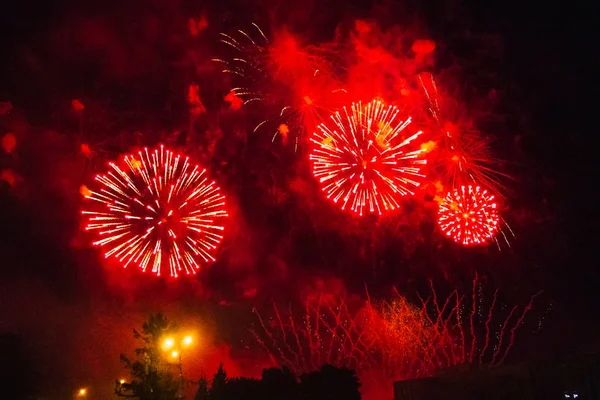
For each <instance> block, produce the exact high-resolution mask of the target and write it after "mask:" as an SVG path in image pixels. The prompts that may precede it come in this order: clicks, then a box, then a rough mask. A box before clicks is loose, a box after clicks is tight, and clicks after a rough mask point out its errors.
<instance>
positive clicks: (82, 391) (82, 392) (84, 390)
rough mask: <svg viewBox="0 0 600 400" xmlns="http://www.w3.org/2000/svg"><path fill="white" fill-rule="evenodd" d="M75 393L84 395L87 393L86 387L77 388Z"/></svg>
mask: <svg viewBox="0 0 600 400" xmlns="http://www.w3.org/2000/svg"><path fill="white" fill-rule="evenodd" d="M77 394H78V395H79V396H85V395H86V394H87V389H85V388H81V389H79V392H78V393H77Z"/></svg>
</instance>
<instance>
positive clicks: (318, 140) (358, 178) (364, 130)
mask: <svg viewBox="0 0 600 400" xmlns="http://www.w3.org/2000/svg"><path fill="white" fill-rule="evenodd" d="M422 134H423V131H421V130H418V128H416V127H415V126H414V123H413V122H412V119H411V117H410V116H408V115H404V113H402V112H401V111H400V110H399V109H397V108H396V107H394V106H386V105H385V104H383V103H382V102H380V101H376V100H373V101H372V102H370V103H368V104H366V105H365V106H363V105H362V103H360V102H359V103H353V104H352V107H351V109H350V111H348V110H347V109H346V108H345V107H344V109H343V111H342V112H341V113H340V112H336V113H335V114H334V115H332V116H331V120H330V121H329V122H327V123H322V124H321V125H319V127H318V130H317V131H316V132H315V133H314V134H313V136H312V138H311V142H312V143H313V150H312V152H311V154H310V160H311V163H312V167H313V174H314V176H315V178H317V179H318V180H319V182H320V184H321V188H322V190H323V191H324V192H325V194H326V197H327V198H328V199H331V200H332V201H333V202H334V203H338V202H341V205H342V209H346V208H347V207H349V208H350V210H351V211H353V212H355V213H358V214H360V215H363V214H364V213H365V212H369V213H377V214H379V215H381V214H383V212H385V211H390V210H393V209H396V208H398V206H399V204H398V200H399V197H401V196H404V195H408V194H413V190H414V189H415V188H416V187H418V186H419V185H420V184H421V181H422V179H423V178H424V174H423V173H421V168H422V166H423V165H424V164H426V163H427V161H426V160H425V159H422V158H421V156H422V155H423V153H424V150H422V149H420V148H418V146H415V141H416V140H417V139H418V138H419V137H420V136H421V135H422Z"/></svg>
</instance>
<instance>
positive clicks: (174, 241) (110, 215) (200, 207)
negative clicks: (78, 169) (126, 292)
mask: <svg viewBox="0 0 600 400" xmlns="http://www.w3.org/2000/svg"><path fill="white" fill-rule="evenodd" d="M109 166H110V168H109V170H108V172H106V173H105V174H103V175H97V176H96V178H95V181H96V182H97V184H98V186H99V189H97V190H94V191H92V190H89V189H85V190H83V191H82V194H84V196H85V198H86V200H87V201H90V203H89V205H88V207H89V211H82V214H83V215H84V217H85V218H86V220H87V221H86V222H87V225H86V227H85V229H86V231H90V232H92V233H94V234H95V235H96V237H97V239H96V240H95V241H94V242H93V245H95V246H100V247H102V248H103V250H104V256H105V257H106V258H108V257H113V258H114V259H116V260H118V262H119V263H121V264H122V265H123V266H124V267H127V266H129V265H131V264H133V265H137V266H139V267H140V268H141V269H142V271H146V270H147V269H149V268H150V270H151V271H152V272H153V273H155V274H156V275H158V276H160V275H162V274H163V271H164V268H168V271H169V274H170V275H171V276H172V277H177V276H179V274H180V273H182V272H183V273H186V274H193V273H195V272H196V271H198V270H199V269H200V264H199V263H198V260H200V259H201V260H202V261H203V262H210V261H214V260H215V259H214V255H213V254H214V253H215V250H216V249H217V246H218V245H219V243H220V242H221V240H222V239H223V236H222V235H223V230H224V226H223V224H224V219H225V217H227V211H226V208H225V198H224V196H223V195H221V193H220V189H219V188H218V187H217V186H216V184H215V183H214V182H211V181H209V179H208V177H207V176H206V170H204V169H201V168H200V167H199V166H197V165H195V166H194V165H191V164H190V163H189V158H187V157H183V156H181V155H179V154H175V153H173V152H171V151H169V150H166V149H165V148H164V147H163V146H160V149H156V150H154V152H149V151H148V149H144V150H143V151H140V152H138V154H136V155H133V154H131V155H126V156H125V157H124V158H123V164H122V165H120V166H119V165H117V164H115V163H110V164H109Z"/></svg>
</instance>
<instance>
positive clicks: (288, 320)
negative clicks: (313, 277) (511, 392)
mask: <svg viewBox="0 0 600 400" xmlns="http://www.w3.org/2000/svg"><path fill="white" fill-rule="evenodd" d="M430 288H431V292H430V293H429V296H428V297H427V298H426V299H423V298H422V297H420V296H419V298H420V304H411V303H410V302H409V301H408V300H407V299H406V298H405V297H404V296H402V295H401V294H399V293H396V295H395V296H394V297H393V298H392V299H391V300H390V301H386V302H371V301H370V300H367V301H366V302H362V303H361V304H360V305H359V307H350V306H349V305H348V304H347V303H346V302H345V301H344V299H343V298H340V297H337V296H331V295H321V296H318V297H317V298H315V297H312V298H311V299H309V300H307V302H306V305H305V310H304V311H303V312H301V313H300V317H299V318H298V317H294V315H293V312H292V309H291V307H290V309H289V311H285V310H281V309H278V308H277V307H276V306H274V315H273V316H272V317H271V318H269V319H263V317H262V316H261V315H260V314H258V312H256V311H255V312H256V313H257V317H258V322H259V324H260V328H259V329H258V330H251V332H252V334H253V335H254V337H255V339H256V340H257V342H258V343H259V345H260V346H262V348H263V349H264V350H265V351H266V352H267V353H268V354H269V355H270V356H271V359H272V360H273V362H274V363H275V364H278V365H280V366H287V367H289V368H290V369H292V370H293V371H294V372H296V373H297V374H302V373H307V372H311V371H314V370H317V369H319V368H320V367H321V366H322V365H323V364H326V363H327V364H332V365H335V366H337V367H346V368H351V369H355V370H356V372H357V374H358V376H359V378H361V380H363V378H367V377H369V380H372V379H373V378H375V379H376V380H377V381H378V383H379V385H384V384H385V385H387V386H388V387H389V388H390V389H391V387H392V384H391V383H392V382H394V381H398V380H406V379H415V378H421V377H426V376H432V375H433V374H435V373H436V372H437V371H440V370H444V369H447V368H451V367H455V366H458V365H464V364H470V365H488V366H496V365H501V364H502V363H503V362H504V361H505V359H506V357H507V356H508V354H509V353H510V350H511V349H512V347H513V344H514V341H515V337H516V332H517V330H518V329H519V328H520V327H521V325H522V323H523V321H524V320H525V317H526V316H527V315H528V313H529V312H530V311H531V309H532V307H533V302H534V300H535V298H536V297H537V296H538V295H539V294H540V293H538V294H536V295H534V296H532V297H531V298H530V301H529V303H528V304H527V305H526V306H524V307H518V306H517V305H514V306H512V307H506V306H505V305H501V301H500V299H499V298H498V295H499V293H498V290H495V291H494V293H493V297H491V296H490V297H489V298H488V296H485V295H484V288H483V284H482V283H481V281H480V280H479V279H478V277H477V276H476V277H475V279H474V280H473V286H472V292H471V293H464V294H461V293H459V291H458V290H454V291H452V292H451V293H450V294H448V295H447V297H446V296H445V297H441V296H439V295H438V293H437V291H436V290H435V288H434V286H433V283H432V282H430ZM484 297H485V298H484ZM519 309H520V311H519ZM372 389H373V388H370V389H368V391H369V390H372ZM365 398H381V397H380V396H379V397H377V396H369V395H368V393H365Z"/></svg>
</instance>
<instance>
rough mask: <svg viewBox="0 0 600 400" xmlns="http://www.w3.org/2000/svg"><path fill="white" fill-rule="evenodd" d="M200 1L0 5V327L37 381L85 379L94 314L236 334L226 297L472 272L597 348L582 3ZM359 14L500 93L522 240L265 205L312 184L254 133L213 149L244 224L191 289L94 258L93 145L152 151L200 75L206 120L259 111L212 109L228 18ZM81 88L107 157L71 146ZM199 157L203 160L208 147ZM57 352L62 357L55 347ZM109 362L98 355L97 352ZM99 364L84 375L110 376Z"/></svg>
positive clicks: (564, 345)
mask: <svg viewBox="0 0 600 400" xmlns="http://www.w3.org/2000/svg"><path fill="white" fill-rule="evenodd" d="M199 3H200V2H187V1H183V0H182V1H179V2H177V1H176V2H168V1H165V0H155V1H151V2H146V1H144V2H142V1H136V0H132V1H125V2H117V1H114V2H111V1H102V2H99V1H91V2H75V1H63V2H59V1H47V2H28V1H15V2H10V3H9V4H6V5H3V10H2V15H1V17H0V18H1V20H0V29H1V32H0V37H1V38H2V39H0V41H1V43H2V45H1V47H0V48H2V49H3V50H2V51H3V61H2V63H1V64H0V101H5V100H6V101H11V102H12V104H13V106H14V110H12V111H11V113H10V114H9V115H6V116H4V117H0V128H1V129H2V131H0V136H2V135H4V134H5V133H7V132H15V134H16V137H17V149H18V151H17V153H16V155H13V156H8V155H7V154H4V153H0V169H7V168H9V169H11V170H14V171H16V173H17V175H18V176H19V179H20V180H21V183H20V184H18V185H16V186H15V187H14V188H12V187H11V186H10V185H8V184H5V183H4V182H3V181H0V221H1V223H0V254H2V261H1V262H0V300H1V301H2V304H1V305H0V333H2V332H12V333H17V334H19V335H21V336H23V337H25V338H26V342H27V343H28V346H29V349H30V352H32V353H34V354H33V356H32V357H33V358H34V359H35V360H37V362H38V363H39V364H40V366H39V369H40V371H42V372H41V374H42V375H47V374H49V375H50V376H52V377H53V378H56V379H59V380H61V379H62V382H68V384H69V385H77V383H76V381H77V379H84V378H85V373H82V374H80V375H78V374H77V373H75V372H73V371H74V370H76V369H77V368H76V367H74V366H75V365H76V362H75V361H74V360H73V359H72V358H74V357H75V354H77V355H78V356H79V355H80V354H81V352H78V351H77V350H74V349H77V348H79V347H78V346H80V345H79V344H75V345H73V344H72V342H73V341H77V340H83V339H82V336H81V332H82V331H83V330H84V328H85V325H86V324H94V326H95V327H98V326H99V322H98V321H101V320H102V319H103V318H107V319H111V318H112V319H111V321H112V322H110V323H107V324H106V325H104V326H106V327H108V328H106V329H110V327H111V326H117V327H119V329H121V328H123V327H125V328H123V329H124V331H126V330H127V329H129V328H127V324H129V320H128V315H131V316H132V317H131V321H134V322H136V323H137V322H139V321H140V320H141V318H142V316H143V315H144V313H146V312H148V311H158V310H163V311H173V310H174V309H182V310H184V311H182V312H181V313H177V315H186V313H189V314H188V315H191V314H194V313H196V314H201V315H204V314H211V315H212V317H211V318H212V319H213V320H214V321H216V322H215V323H216V324H218V323H220V324H221V325H222V326H221V328H219V329H217V331H219V332H220V333H219V334H223V335H224V336H227V335H230V338H228V339H227V340H231V341H233V340H235V337H236V335H235V334H232V333H231V332H229V331H230V330H233V328H231V326H233V325H235V324H234V323H232V321H231V318H229V317H228V315H229V313H232V311H223V310H221V311H219V307H218V306H219V304H241V305H243V306H245V307H248V308H250V307H252V306H254V305H260V304H264V303H265V302H266V301H268V300H270V299H283V300H284V301H290V297H291V298H293V297H294V296H295V295H296V294H297V293H298V292H299V290H300V288H301V287H302V285H308V286H310V283H311V282H313V280H314V279H317V278H319V279H324V280H328V279H332V280H333V279H339V280H341V281H342V282H343V284H344V285H345V287H346V288H347V289H348V291H349V292H350V293H362V292H363V290H364V289H363V288H364V285H365V284H367V285H368V286H369V288H370V289H369V290H370V292H372V293H374V294H375V295H385V294H386V293H389V290H390V287H391V286H392V285H395V286H397V287H400V288H404V289H405V290H407V291H415V290H418V289H420V288H421V287H422V285H423V282H426V281H427V279H429V278H432V279H445V280H449V281H451V282H452V283H453V284H456V285H459V286H460V285H468V284H469V282H470V280H471V279H472V276H473V272H474V271H476V270H477V271H479V272H481V273H482V274H485V275H487V276H490V277H491V280H492V281H493V282H494V284H495V285H496V286H498V287H499V288H500V289H501V290H506V291H508V292H511V291H515V292H519V293H521V294H519V295H515V296H516V297H518V296H523V293H524V295H525V296H529V295H531V294H533V293H535V292H537V291H538V290H540V289H544V291H545V298H544V301H545V302H546V304H551V305H552V308H553V311H552V312H551V313H550V315H549V317H548V319H550V320H551V321H550V322H548V326H547V328H546V329H547V330H548V332H549V333H548V334H547V336H548V338H549V339H548V346H550V343H553V345H552V349H553V351H555V350H556V351H558V352H561V351H563V350H564V351H570V350H572V349H574V348H576V349H577V350H582V349H581V347H584V346H585V347H590V346H592V344H591V343H592V342H591V341H590V339H591V338H593V337H594V336H597V333H598V328H600V326H599V325H598V322H599V321H597V317H596V315H597V312H596V310H597V307H598V306H599V305H600V301H599V300H598V299H599V296H598V295H597V293H598V290H599V289H600V280H599V279H598V278H599V277H598V267H599V265H598V264H599V263H598V256H597V243H596V242H597V240H598V237H599V235H598V228H597V226H598V223H599V222H600V220H599V219H598V212H597V205H596V203H597V201H596V200H595V198H596V193H597V192H598V189H597V188H596V183H597V182H598V179H597V175H596V174H597V170H598V168H597V167H596V154H595V153H596V152H597V146H594V142H595V136H596V131H597V128H596V125H597V123H596V122H597V118H596V114H597V111H596V109H595V108H596V107H595V103H596V99H597V91H596V85H595V84H596V82H595V81H596V74H597V72H596V71H597V69H596V68H595V63H594V60H595V59H597V58H598V46H597V44H596V43H597V39H598V36H597V35H598V34H597V33H596V32H594V26H595V24H596V23H597V21H594V20H593V18H594V13H593V12H592V10H586V9H584V8H583V6H582V5H580V4H578V3H576V2H569V3H568V4H567V3H566V2H563V3H564V4H559V3H558V2H557V3H553V2H544V3H537V2H523V1H513V0H511V1H497V2H496V1H495V2H481V1H470V2H462V3H460V4H458V3H459V2H453V1H445V2H442V1H435V2H429V3H427V4H426V5H424V4H421V3H422V2H417V1H414V2H410V1H407V2H405V3H402V5H398V4H396V3H395V2H392V1H388V2H385V1H384V2H374V3H372V2H366V1H363V2H353V3H352V5H351V6H349V5H347V4H346V2H343V1H334V0H329V1H326V2H316V1H315V2H301V4H296V5H291V4H285V3H286V2H282V3H280V2H266V3H269V4H271V3H273V4H275V3H277V6H273V7H269V5H268V4H266V3H264V2H260V1H256V2H252V1H238V2H230V1H223V2H218V4H212V5H209V6H207V7H208V8H203V6H202V5H200V4H199ZM234 3H235V4H234ZM290 3H294V2H290ZM536 3H537V4H536ZM142 4H143V5H142ZM258 4H262V6H260V7H259V6H258ZM203 11H205V12H206V15H207V20H208V22H209V28H208V29H207V30H206V32H205V33H204V34H205V37H204V39H203V40H200V41H198V42H194V43H193V44H192V45H193V46H195V47H194V49H195V51H196V53H194V54H200V55H201V56H200V59H199V60H198V68H195V69H194V68H189V67H185V66H184V67H179V66H178V63H177V61H180V60H182V59H184V58H185V57H184V55H185V54H186V50H187V49H188V47H187V46H190V44H189V43H187V42H185V41H184V42H182V40H181V37H184V36H185V34H186V32H187V26H186V24H187V18H189V17H190V16H198V15H200V14H201V13H202V12H203ZM358 18H373V19H374V20H375V21H377V23H379V24H380V25H381V26H382V29H388V28H390V27H392V26H393V25H403V26H408V28H407V30H408V31H409V32H414V31H417V32H420V33H427V34H428V35H430V36H431V37H432V38H433V39H434V40H436V42H437V43H438V46H439V49H440V50H439V51H440V57H439V59H438V60H437V61H436V68H438V69H444V68H446V67H447V66H458V67H457V68H455V69H454V70H455V71H456V73H455V74H454V80H455V82H456V84H457V85H458V86H460V85H464V86H469V88H465V89H464V90H463V92H462V94H463V95H464V97H465V101H466V102H469V101H470V99H477V93H481V92H488V91H489V90H491V89H494V90H496V91H497V92H498V93H500V98H501V99H500V100H499V101H498V102H496V103H494V104H493V108H492V110H491V112H492V113H493V114H495V115H496V116H497V118H495V119H494V118H492V119H491V122H490V121H487V123H488V125H487V126H486V127H488V128H489V130H490V131H491V132H490V134H491V135H492V136H493V137H495V139H496V140H495V144H496V151H497V153H498V156H499V158H502V159H506V160H509V163H508V167H506V168H507V170H508V172H510V174H511V175H512V176H513V177H514V180H510V181H508V182H506V183H505V184H506V186H507V188H508V189H507V191H508V193H509V195H508V203H509V204H510V211H509V212H508V215H507V219H509V220H510V221H511V226H513V228H515V230H516V235H517V239H516V241H515V242H514V243H513V247H512V248H510V249H504V250H503V251H502V252H498V251H497V250H495V249H493V248H489V249H483V250H481V249H480V250H475V251H471V252H469V251H465V250H462V249H457V248H456V247H454V246H450V245H448V244H443V243H442V244H440V243H441V242H440V239H439V238H436V236H435V234H434V235H433V236H431V234H429V236H428V235H427V234H425V235H421V234H420V237H421V238H422V236H426V237H428V238H429V239H425V240H423V241H421V242H417V244H416V245H415V248H414V249H412V248H411V250H408V248H409V247H411V246H410V245H409V243H412V242H411V240H410V239H408V236H407V234H406V232H404V233H402V234H401V235H398V234H397V231H396V229H397V226H393V225H392V226H390V225H385V224H382V225H380V227H379V228H380V230H379V231H377V232H375V233H374V229H373V228H372V226H371V225H369V223H370V222H366V223H365V222H362V223H357V222H354V221H352V220H349V219H348V218H345V217H343V216H340V215H338V214H337V213H336V212H335V210H334V209H332V208H331V207H330V206H328V205H323V204H321V203H319V202H318V201H317V202H316V203H315V201H313V200H310V199H308V200H307V198H308V197H307V195H306V192H303V195H302V196H300V197H298V198H293V196H292V197H289V196H288V197H285V199H284V200H283V201H282V202H279V201H275V200H274V195H275V194H277V193H281V191H284V190H287V189H286V188H288V182H291V181H293V182H299V183H300V184H304V185H308V186H310V185H311V183H310V179H308V178H307V176H306V175H307V174H306V168H305V166H303V164H302V160H301V157H299V158H298V157H296V156H295V155H293V154H290V153H289V152H288V151H287V150H285V149H281V148H274V149H273V148H272V147H269V146H270V144H269V142H270V140H269V138H267V140H265V141H261V140H260V139H254V140H249V144H248V146H254V147H253V150H255V151H254V152H252V153H251V154H250V155H246V156H244V157H242V156H241V155H240V154H241V153H240V152H239V149H238V147H239V146H238V144H239V143H238V144H236V143H237V142H236V141H235V140H229V139H227V140H223V141H222V142H221V143H219V144H218V145H217V148H216V150H215V153H214V154H212V155H211V157H207V158H205V160H208V161H207V162H209V163H210V166H211V169H212V170H213V173H214V175H215V176H216V177H217V179H219V180H220V182H221V183H222V185H223V187H224V190H225V192H227V193H228V194H229V195H230V197H231V199H232V200H231V203H232V214H233V215H234V216H235V217H236V223H235V227H234V228H232V232H234V233H233V234H232V237H231V238H229V239H228V240H227V241H226V243H225V244H224V248H223V249H222V252H223V254H222V256H221V257H220V260H219V262H218V263H217V264H216V265H215V266H214V267H213V268H211V269H210V270H209V271H207V272H203V273H201V274H200V275H199V277H198V280H197V282H196V281H193V282H183V283H177V284H176V285H173V286H168V285H167V284H166V283H165V282H160V281H155V280H154V279H152V278H148V277H139V276H138V275H135V274H134V275H132V274H131V273H129V272H128V273H127V274H126V273H124V272H122V271H120V270H118V269H114V268H113V269H111V268H108V269H107V268H105V267H103V265H102V264H101V263H100V262H99V261H98V259H99V258H98V255H97V253H96V252H95V251H94V250H91V249H89V248H88V246H87V245H86V243H87V242H86V240H87V239H86V238H85V237H82V235H81V233H78V232H79V229H78V226H79V220H78V213H77V212H74V211H73V210H77V209H78V208H79V200H80V199H79V194H78V189H79V186H80V185H81V184H82V183H84V182H87V179H89V177H90V176H91V175H92V173H93V172H95V171H96V170H97V168H99V165H102V163H103V162H104V160H103V157H104V158H106V159H108V158H110V157H113V156H114V155H115V154H116V153H118V152H119V151H120V150H121V148H122V144H120V145H114V140H113V139H114V137H115V135H114V134H113V133H114V132H118V131H121V132H123V131H126V132H133V131H143V132H144V136H143V139H142V141H146V143H144V144H147V145H152V144H154V143H156V142H157V141H159V140H160V138H163V137H164V136H161V135H163V134H162V133H161V132H162V131H165V130H173V129H178V128H181V127H183V129H185V126H186V124H187V119H186V118H187V117H186V115H187V110H186V104H185V90H186V87H187V85H189V83H190V82H192V81H193V82H198V83H199V84H200V86H201V88H202V93H201V94H202V98H203V101H204V103H205V105H206V107H207V110H208V113H209V114H210V113H212V114H214V115H217V114H218V115H219V117H215V118H212V119H211V118H207V120H206V121H204V122H203V123H204V124H205V127H206V130H207V131H212V132H214V131H216V130H217V129H216V128H215V127H217V126H220V127H221V129H222V130H223V131H232V132H235V131H244V130H245V127H246V126H250V123H251V122H252V120H253V117H252V116H246V117H244V118H239V117H235V116H232V115H231V114H227V113H226V112H225V111H223V107H224V106H223V102H222V101H221V98H222V96H223V93H226V89H227V83H226V82H224V81H223V80H222V79H221V76H220V75H219V74H216V73H215V71H214V70H213V69H211V67H207V66H206V65H209V64H210V63H207V60H208V59H209V58H210V56H209V55H210V54H211V53H213V52H217V51H218V50H217V46H216V44H215V43H216V39H215V38H216V33H218V32H219V30H220V29H231V27H234V28H235V29H237V27H239V26H242V25H243V24H247V23H248V22H251V21H260V22H261V24H263V23H264V25H265V26H267V25H269V24H273V23H274V22H273V21H279V22H278V23H279V24H283V23H287V24H288V25H289V26H291V27H292V30H294V31H295V32H298V33H299V34H301V35H303V36H305V38H306V39H307V40H310V41H326V40H330V39H332V37H333V34H334V31H335V28H336V26H343V25H344V24H347V23H348V21H352V20H353V19H358ZM282 21H283V22H282ZM409 36H410V35H409ZM448 69H450V70H453V69H452V68H448ZM471 86H472V87H471ZM74 98H79V99H81V100H82V101H83V103H84V104H86V108H89V109H90V110H94V112H96V114H94V115H95V117H94V120H93V121H91V122H89V124H90V126H92V127H93V128H90V131H91V133H90V136H89V139H90V140H91V141H96V143H101V142H103V140H104V137H103V136H105V135H107V132H110V133H108V134H110V135H112V136H110V139H109V140H108V142H109V145H107V146H106V148H107V150H106V152H105V153H102V154H98V159H100V160H101V161H98V164H99V165H96V164H93V163H92V164H86V163H85V162H84V161H82V159H81V157H80V156H79V155H78V154H77V146H78V145H77V143H79V142H78V140H79V141H80V140H82V139H80V138H78V137H77V135H76V132H77V129H78V125H77V124H78V122H77V119H76V118H75V117H74V116H73V115H72V113H71V112H70V105H71V100H72V99H74ZM473 103H474V104H475V106H474V108H477V101H476V100H473ZM88 105H89V107H88ZM479 111H481V110H479ZM91 112H92V111H90V113H91ZM484 123H485V121H484ZM250 129H251V128H250ZM267 136H268V135H267ZM132 137H135V136H134V135H129V136H127V138H132ZM226 137H227V136H226ZM128 140H130V139H128ZM131 140H132V139H131ZM198 141H199V143H202V138H200V139H198ZM255 142H256V143H255ZM263 142H264V143H263ZM128 144H131V145H133V143H131V142H128ZM119 146H120V147H119ZM236 146H238V147H236ZM191 151H192V152H194V154H195V155H197V156H198V157H201V153H202V150H201V149H200V150H198V148H196V149H194V150H191ZM198 154H200V155H198ZM307 182H308V183H307ZM311 190H312V189H311ZM308 193H309V194H310V193H313V192H311V191H310V190H309V191H308ZM325 221H326V222H325ZM419 229H421V230H422V231H426V232H427V231H428V229H429V231H431V228H428V227H427V226H424V227H423V226H420V228H419ZM253 289H255V290H256V291H257V293H258V294H257V295H256V296H255V297H253V298H252V299H248V298H247V296H245V295H244V293H248V291H252V290H253ZM290 293H293V294H290ZM116 310H119V311H116ZM543 312H544V307H542V308H541V310H540V311H539V313H543ZM115 315H117V317H115ZM248 318H251V316H250V317H248ZM115 321H116V322H115ZM42 326H43V327H45V328H44V329H42V330H41V331H40V327H42ZM224 332H227V333H224ZM71 335H72V337H71ZM579 335H581V336H579ZM98 336H101V334H97V335H96V336H94V337H95V338H96V339H98ZM217 336H218V335H217ZM98 340H99V339H98ZM63 349H64V353H65V355H66V356H65V357H64V358H63V359H60V360H59V359H58V354H59V352H61V351H63ZM84 353H85V352H84ZM86 354H87V353H86ZM112 356H114V355H113V353H112V352H110V351H108V352H107V355H106V357H112ZM91 358H92V359H93V358H94V357H91ZM55 365H56V368H53V367H54V366H55ZM99 365H101V363H99ZM50 366H53V367H50ZM103 368H105V367H103V366H98V367H97V368H92V367H90V370H89V371H93V373H98V374H102V373H105V374H108V373H109V372H108V370H107V369H103ZM53 369H54V371H53V372H50V371H52V370H53ZM109 370H110V368H109ZM89 371H88V372H89ZM110 373H113V370H110ZM82 375H83V376H84V378H82ZM46 378H47V377H46ZM46 381H47V379H46ZM46 385H47V383H46Z"/></svg>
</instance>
